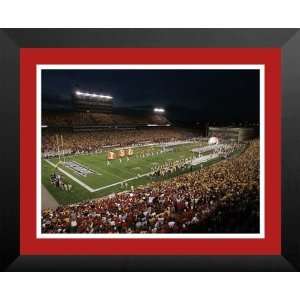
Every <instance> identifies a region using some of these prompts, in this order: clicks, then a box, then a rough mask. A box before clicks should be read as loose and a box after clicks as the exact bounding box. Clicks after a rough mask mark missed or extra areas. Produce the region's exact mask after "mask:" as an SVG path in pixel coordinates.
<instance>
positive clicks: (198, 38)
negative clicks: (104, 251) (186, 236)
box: [0, 29, 300, 271]
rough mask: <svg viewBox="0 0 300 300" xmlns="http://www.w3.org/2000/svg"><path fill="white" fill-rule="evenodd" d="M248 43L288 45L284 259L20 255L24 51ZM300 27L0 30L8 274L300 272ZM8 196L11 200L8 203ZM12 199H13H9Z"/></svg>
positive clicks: (2, 224)
mask: <svg viewBox="0 0 300 300" xmlns="http://www.w3.org/2000/svg"><path fill="white" fill-rule="evenodd" d="M40 47H42V48H45V47H48V48H52V47H55V48H69V47H76V48H77V47H79V48H86V47H105V48H106V47H116V48H124V47H131V48H139V47H148V48H151V47H158V48H159V47H164V48H168V47H170V48H173V47H180V48H183V47H189V48H193V47H197V48H198V47H205V48H207V47H217V48H218V47H230V48H233V47H234V48H236V47H243V48H245V47H246V48H247V47H248V48H265V47H268V48H269V47H276V48H281V49H282V255H281V256H20V253H19V246H20V237H19V228H20V226H22V224H20V222H19V186H20V182H19V181H20V180H19V156H20V155H19V154H20V153H19V151H20V150H19V83H20V82H19V49H20V48H40ZM299 53H300V30H299V29H1V30H0V95H1V102H2V105H1V118H0V124H1V126H0V131H1V137H2V141H3V143H1V144H2V145H1V147H0V153H1V155H0V157H1V166H2V167H1V169H2V172H1V173H0V176H1V191H2V195H1V198H2V199H3V201H0V205H1V209H0V230H1V247H0V251H1V260H0V268H1V270H6V271H297V270H300V235H299V233H298V230H299V228H300V201H299V197H297V196H298V194H299V192H300V176H297V175H300V160H299V158H298V157H299V148H300V139H299V138H298V132H300V121H299V118H298V114H299V111H300V101H299V99H300V85H299V83H298V81H299V78H300V59H299ZM4 199H6V200H5V201H4ZM7 199H9V200H7Z"/></svg>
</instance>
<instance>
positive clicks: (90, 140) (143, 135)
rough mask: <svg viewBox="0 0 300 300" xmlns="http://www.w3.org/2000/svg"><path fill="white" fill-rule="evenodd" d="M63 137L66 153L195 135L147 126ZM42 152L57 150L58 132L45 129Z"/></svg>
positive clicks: (78, 133)
mask: <svg viewBox="0 0 300 300" xmlns="http://www.w3.org/2000/svg"><path fill="white" fill-rule="evenodd" d="M61 135H62V137H63V147H64V151H65V153H68V154H76V153H89V152H96V151H101V149H102V148H103V147H107V146H121V147H123V146H129V145H134V144H141V143H147V142H148V143H149V142H152V143H162V142H169V141H176V140H183V139H186V138H191V137H193V134H192V133H191V132H187V131H185V130H183V129H177V128H176V129H175V128H172V127H163V128H147V129H138V130H105V131H91V132H72V131H65V132H63V133H62V134H59V143H60V141H61ZM42 152H43V153H55V152H57V132H53V131H45V132H43V136H42Z"/></svg>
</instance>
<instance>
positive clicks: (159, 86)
mask: <svg viewBox="0 0 300 300" xmlns="http://www.w3.org/2000/svg"><path fill="white" fill-rule="evenodd" d="M76 87H77V88H78V89H79V90H81V91H84V92H91V93H103V94H108V95H111V96H113V97H114V100H113V105H114V108H115V109H116V110H118V109H120V108H122V107H130V108H132V109H135V110H138V109H139V110H144V111H147V110H149V111H150V110H152V109H153V107H155V106H159V107H164V108H165V109H166V110H167V116H168V117H169V118H171V119H176V120H182V121H187V120H190V121H203V120H209V121H216V122H220V121H222V122H223V121H225V122H236V121H249V122H257V121H258V119H259V71H258V70H44V71H43V73H42V106H43V109H44V110H48V109H56V110H62V109H72V106H71V93H72V91H74V90H75V89H76Z"/></svg>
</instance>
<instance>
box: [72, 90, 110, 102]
mask: <svg viewBox="0 0 300 300" xmlns="http://www.w3.org/2000/svg"><path fill="white" fill-rule="evenodd" d="M75 95H76V96H81V97H91V98H100V99H108V100H111V99H113V97H111V96H108V95H102V94H95V93H83V92H80V91H76V92H75Z"/></svg>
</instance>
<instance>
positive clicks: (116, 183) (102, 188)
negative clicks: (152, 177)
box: [94, 172, 151, 192]
mask: <svg viewBox="0 0 300 300" xmlns="http://www.w3.org/2000/svg"><path fill="white" fill-rule="evenodd" d="M149 174H151V172H149V173H145V174H142V175H140V176H139V177H138V176H136V177H132V178H129V179H126V180H123V181H120V182H115V183H112V184H110V185H106V186H102V187H100V188H98V189H95V190H94V191H95V192H97V191H100V190H104V189H106V188H109V187H111V186H115V185H118V184H121V183H122V182H123V183H124V182H128V181H131V180H135V179H138V178H141V177H145V176H147V175H149Z"/></svg>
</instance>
